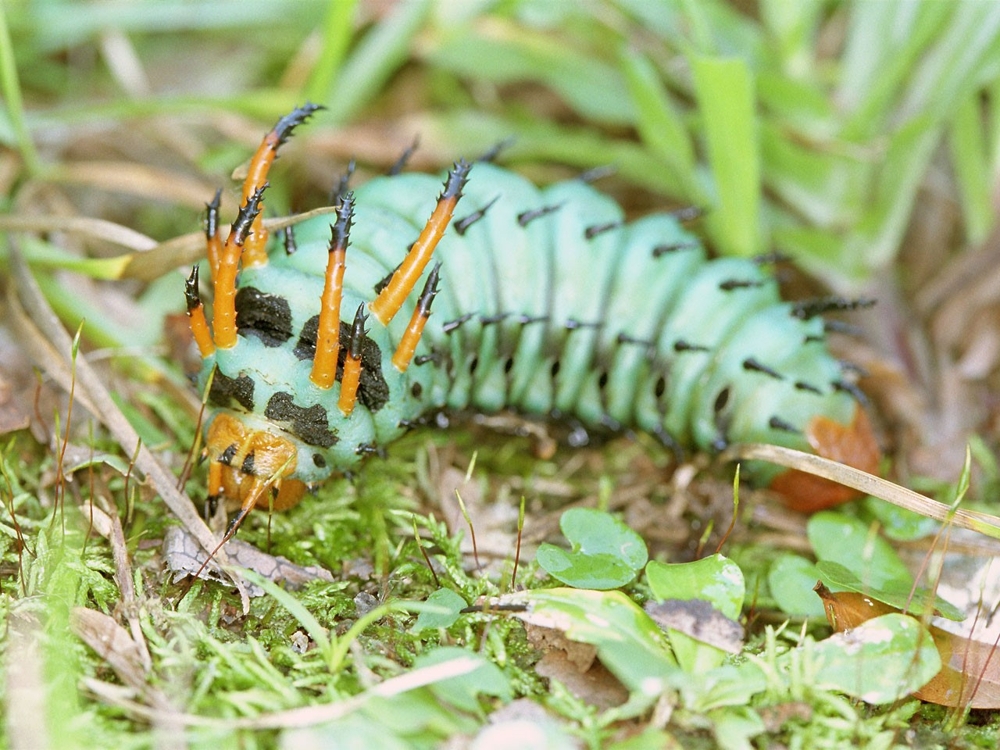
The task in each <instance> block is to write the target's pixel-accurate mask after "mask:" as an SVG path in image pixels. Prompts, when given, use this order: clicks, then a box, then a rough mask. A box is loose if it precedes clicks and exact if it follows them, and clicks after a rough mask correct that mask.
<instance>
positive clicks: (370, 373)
mask: <svg viewBox="0 0 1000 750" xmlns="http://www.w3.org/2000/svg"><path fill="white" fill-rule="evenodd" d="M318 329H319V316H318V315H314V316H313V317H311V318H309V320H307V321H306V322H305V324H304V325H303V326H302V331H301V332H300V333H299V338H298V341H297V342H296V344H295V349H294V350H293V353H294V354H295V356H296V357H297V358H298V359H300V360H307V359H313V357H315V356H316V333H317V331H318ZM350 340H351V326H350V325H348V324H347V323H344V322H341V324H340V342H341V346H340V354H339V356H338V358H337V380H340V379H341V378H342V377H343V373H344V357H345V356H346V355H347V347H346V346H344V343H345V342H347V341H350ZM358 400H359V401H361V403H362V404H364V405H365V407H366V408H367V409H368V410H369V411H372V412H376V411H378V410H379V409H381V408H382V407H383V406H385V403H386V401H388V400H389V385H388V383H386V382H385V376H383V375H382V350H381V349H380V348H379V345H378V344H376V343H375V342H374V341H373V340H372V339H371V338H370V337H369V336H367V335H366V336H364V337H363V338H362V339H361V384H360V385H359V386H358Z"/></svg>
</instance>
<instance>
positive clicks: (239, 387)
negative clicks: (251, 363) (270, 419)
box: [208, 368, 254, 411]
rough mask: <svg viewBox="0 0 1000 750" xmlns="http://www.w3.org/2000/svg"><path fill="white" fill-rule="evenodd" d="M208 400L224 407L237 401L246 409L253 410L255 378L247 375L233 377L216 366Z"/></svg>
mask: <svg viewBox="0 0 1000 750" xmlns="http://www.w3.org/2000/svg"><path fill="white" fill-rule="evenodd" d="M208 400H209V401H210V402H211V403H212V404H214V405H215V406H222V407H231V406H232V405H233V403H234V402H235V403H237V404H239V405H240V406H242V407H243V408H244V409H245V410H246V411H253V410H254V402H253V380H252V379H251V378H250V377H248V376H247V375H240V376H239V377H238V378H231V377H229V376H228V375H224V374H223V373H222V372H220V371H219V368H215V374H214V375H213V376H212V388H211V389H210V390H209V392H208Z"/></svg>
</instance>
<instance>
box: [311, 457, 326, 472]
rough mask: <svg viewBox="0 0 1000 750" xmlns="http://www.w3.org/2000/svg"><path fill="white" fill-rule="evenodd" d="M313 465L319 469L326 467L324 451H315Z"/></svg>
mask: <svg viewBox="0 0 1000 750" xmlns="http://www.w3.org/2000/svg"><path fill="white" fill-rule="evenodd" d="M313 465H314V466H315V467H316V468H317V469H325V468H326V459H325V458H324V457H323V454H322V453H313Z"/></svg>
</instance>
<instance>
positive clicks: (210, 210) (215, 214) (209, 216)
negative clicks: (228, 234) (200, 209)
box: [205, 188, 222, 239]
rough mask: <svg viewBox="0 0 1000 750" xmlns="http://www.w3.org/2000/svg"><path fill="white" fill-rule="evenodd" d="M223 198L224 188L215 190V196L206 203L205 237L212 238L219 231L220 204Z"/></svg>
mask: <svg viewBox="0 0 1000 750" xmlns="http://www.w3.org/2000/svg"><path fill="white" fill-rule="evenodd" d="M221 200H222V188H219V189H218V190H216V191H215V197H214V198H212V200H211V201H210V202H209V203H206V204H205V237H206V238H207V239H212V238H213V237H215V235H217V234H218V233H219V204H220V201H221Z"/></svg>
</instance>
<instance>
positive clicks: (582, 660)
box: [524, 623, 628, 710]
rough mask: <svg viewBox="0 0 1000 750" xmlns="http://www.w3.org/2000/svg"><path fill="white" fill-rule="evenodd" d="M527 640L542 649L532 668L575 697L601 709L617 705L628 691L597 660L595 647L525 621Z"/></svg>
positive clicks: (625, 696)
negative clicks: (558, 683)
mask: <svg viewBox="0 0 1000 750" xmlns="http://www.w3.org/2000/svg"><path fill="white" fill-rule="evenodd" d="M524 629H525V632H526V634H527V637H528V643H530V644H531V645H532V646H533V647H534V648H536V649H538V650H539V651H542V652H543V655H542V658H541V660H540V661H539V662H538V663H537V664H536V665H535V671H536V672H537V673H538V674H539V675H540V676H542V677H545V678H547V679H553V680H558V681H559V682H561V683H562V684H563V685H565V686H566V689H567V690H569V691H570V692H571V693H572V694H573V695H574V696H576V697H577V698H579V699H580V700H582V701H585V702H586V703H589V704H590V705H592V706H596V707H598V708H599V709H601V710H604V709H608V708H612V707H614V706H620V705H622V704H623V703H625V701H627V700H628V690H627V689H626V688H625V686H624V685H622V684H621V682H619V681H618V678H616V677H615V676H614V675H613V674H611V672H609V671H608V669H607V668H606V667H605V666H604V665H603V664H601V662H600V661H598V660H597V648H596V647H595V646H593V645H591V644H589V643H580V642H579V641H572V640H570V639H569V638H567V637H566V636H565V635H563V634H562V633H561V632H560V631H558V630H555V629H553V628H545V627H541V626H539V625H532V624H530V623H525V626H524Z"/></svg>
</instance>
